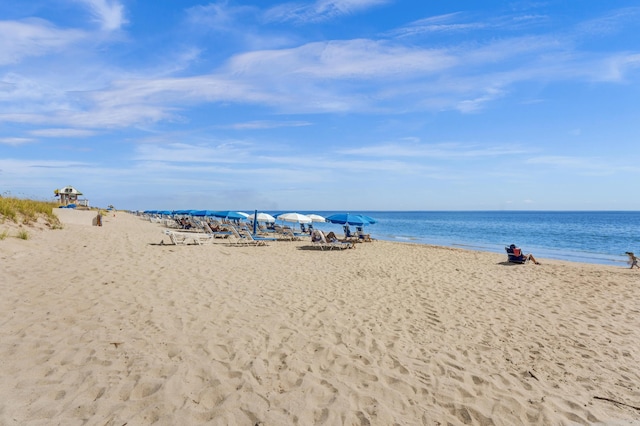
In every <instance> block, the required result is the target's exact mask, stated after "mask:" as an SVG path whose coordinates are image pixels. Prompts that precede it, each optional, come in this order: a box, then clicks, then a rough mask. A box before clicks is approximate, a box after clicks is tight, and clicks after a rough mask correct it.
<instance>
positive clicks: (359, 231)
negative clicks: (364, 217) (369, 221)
mask: <svg viewBox="0 0 640 426" xmlns="http://www.w3.org/2000/svg"><path fill="white" fill-rule="evenodd" d="M356 235H357V236H358V240H360V241H364V242H365V243H370V242H372V241H373V238H371V234H365V233H364V229H362V226H357V227H356Z"/></svg>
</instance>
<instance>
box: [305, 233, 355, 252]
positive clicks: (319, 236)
mask: <svg viewBox="0 0 640 426" xmlns="http://www.w3.org/2000/svg"><path fill="white" fill-rule="evenodd" d="M314 233H315V237H313V236H312V238H311V244H312V245H313V246H315V247H320V249H322V250H324V249H329V250H333V249H334V248H337V249H339V250H342V249H347V248H355V245H354V244H353V243H352V242H348V241H340V240H338V239H335V238H332V239H327V237H326V236H325V235H324V232H322V231H320V230H315V231H314Z"/></svg>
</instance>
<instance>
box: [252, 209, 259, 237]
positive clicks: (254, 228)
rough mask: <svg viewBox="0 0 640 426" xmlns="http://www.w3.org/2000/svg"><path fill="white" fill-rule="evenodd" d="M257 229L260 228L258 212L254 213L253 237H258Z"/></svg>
mask: <svg viewBox="0 0 640 426" xmlns="http://www.w3.org/2000/svg"><path fill="white" fill-rule="evenodd" d="M257 228H258V210H256V211H254V212H253V235H256V230H257Z"/></svg>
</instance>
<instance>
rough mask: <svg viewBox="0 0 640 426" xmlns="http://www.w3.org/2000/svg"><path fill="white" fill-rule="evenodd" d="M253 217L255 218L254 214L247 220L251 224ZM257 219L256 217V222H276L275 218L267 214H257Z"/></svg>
mask: <svg viewBox="0 0 640 426" xmlns="http://www.w3.org/2000/svg"><path fill="white" fill-rule="evenodd" d="M254 216H256V215H255V214H252V215H249V217H248V218H247V219H249V220H250V221H251V222H253V220H254ZM257 217H258V222H269V223H273V222H275V221H276V218H275V217H273V216H271V215H270V214H268V213H258V215H257Z"/></svg>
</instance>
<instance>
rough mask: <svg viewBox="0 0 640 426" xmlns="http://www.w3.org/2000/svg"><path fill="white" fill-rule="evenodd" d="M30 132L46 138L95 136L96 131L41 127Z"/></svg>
mask: <svg viewBox="0 0 640 426" xmlns="http://www.w3.org/2000/svg"><path fill="white" fill-rule="evenodd" d="M29 134H30V135H33V136H40V137H45V138H84V137H89V136H94V135H95V134H96V132H94V131H91V130H84V129H39V130H31V131H29Z"/></svg>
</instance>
